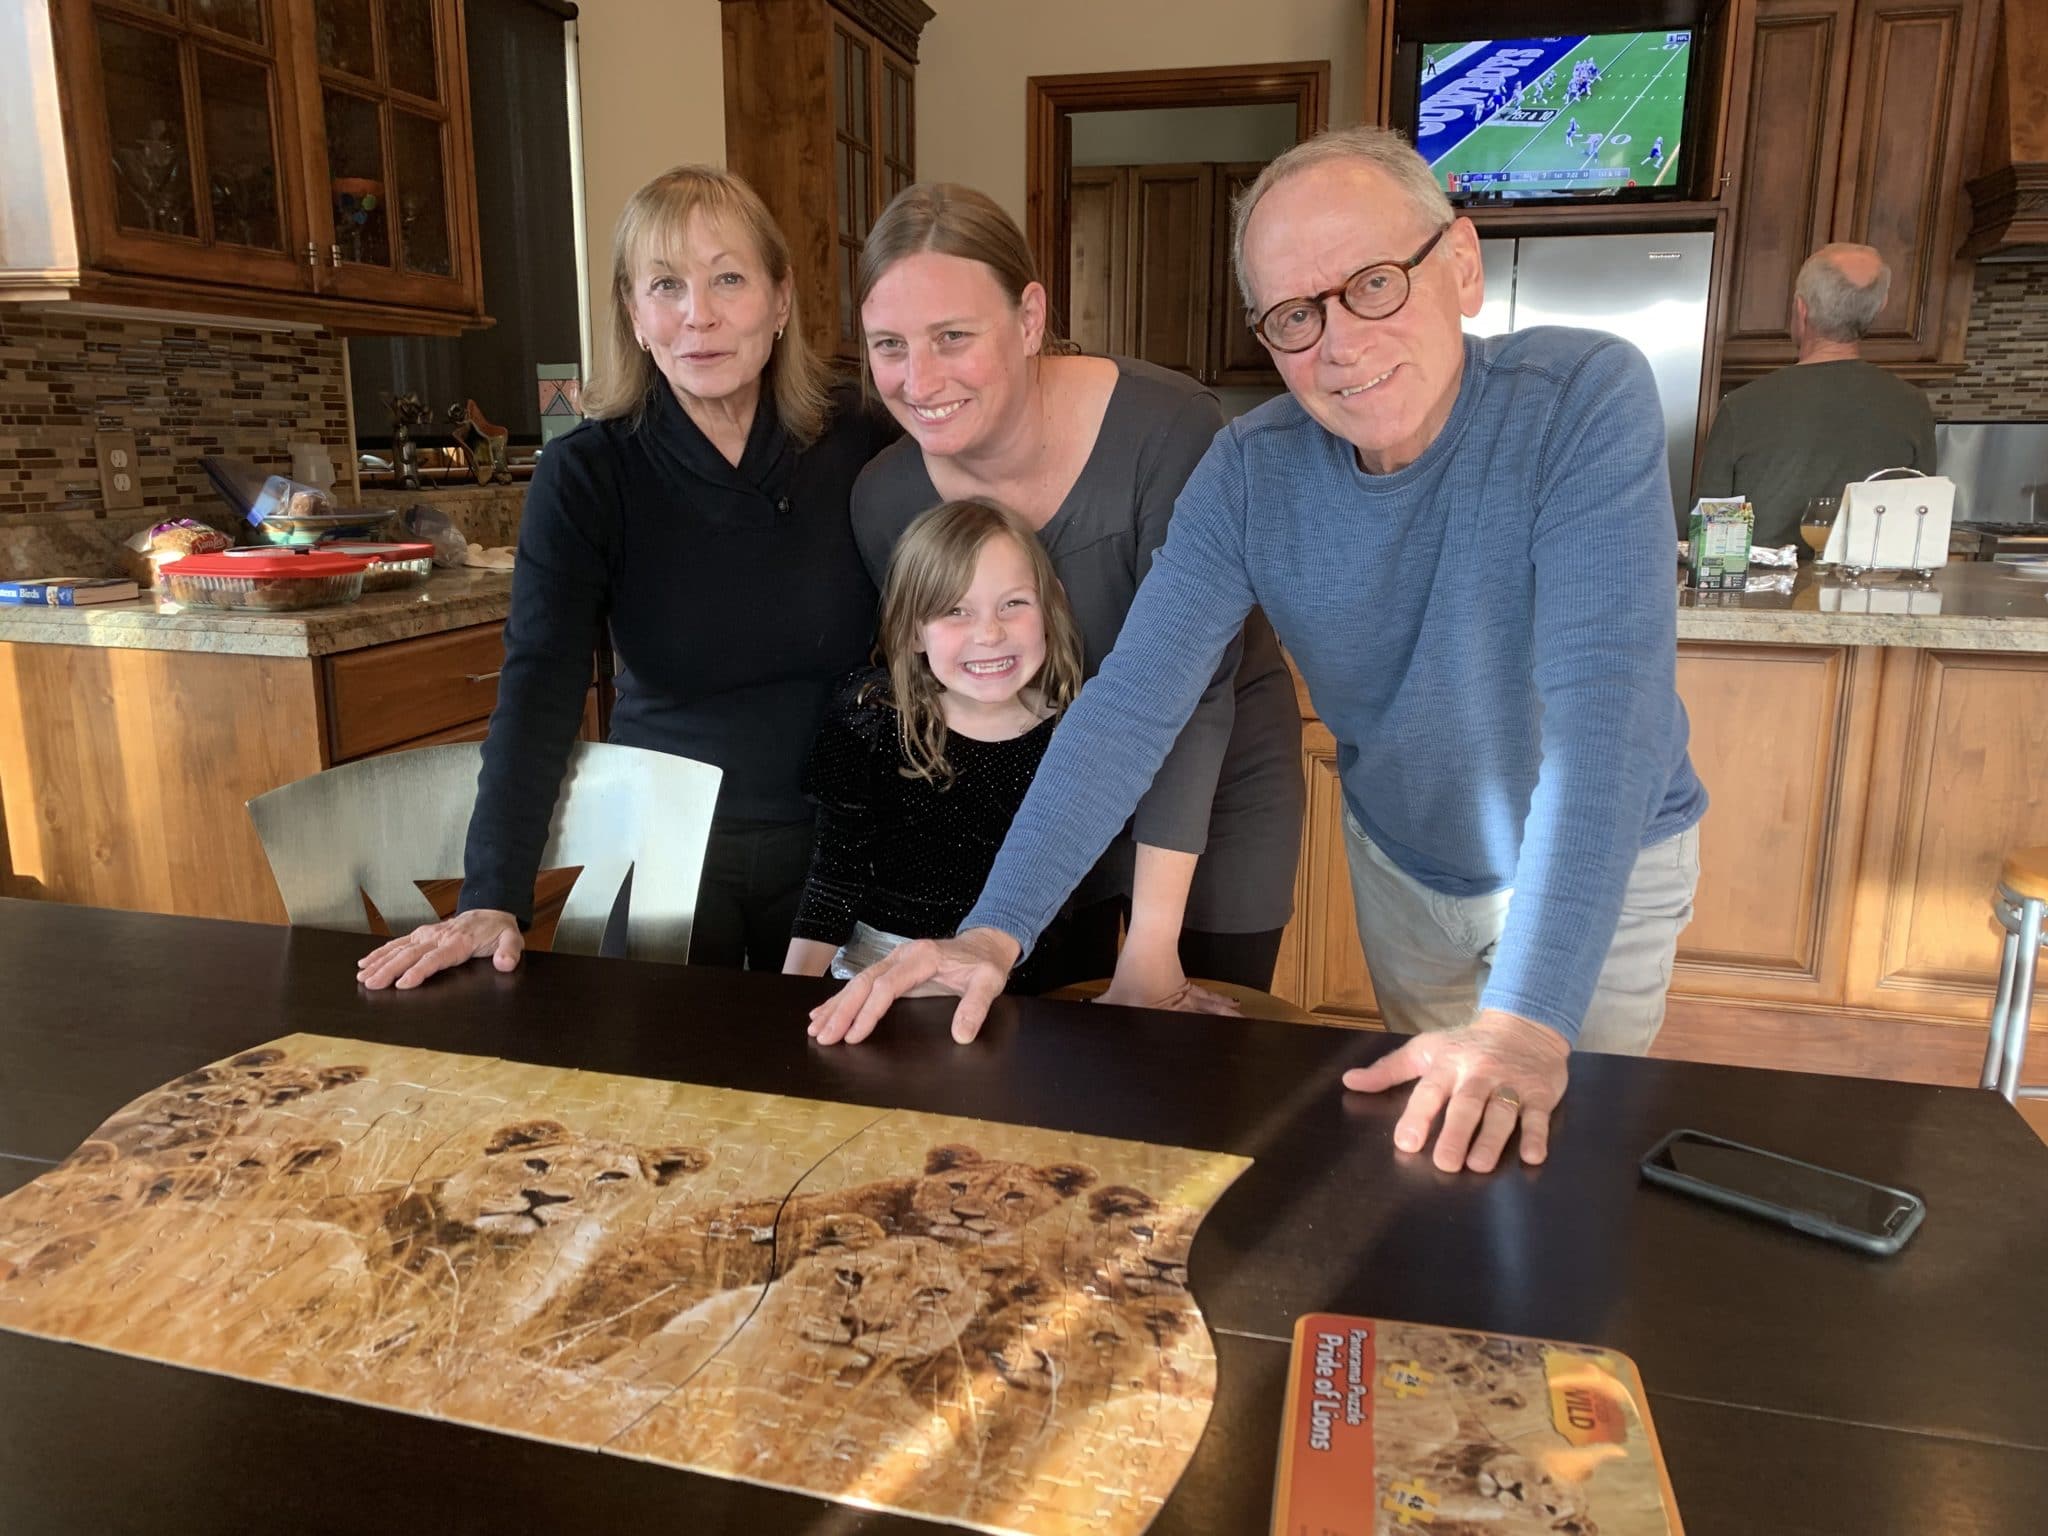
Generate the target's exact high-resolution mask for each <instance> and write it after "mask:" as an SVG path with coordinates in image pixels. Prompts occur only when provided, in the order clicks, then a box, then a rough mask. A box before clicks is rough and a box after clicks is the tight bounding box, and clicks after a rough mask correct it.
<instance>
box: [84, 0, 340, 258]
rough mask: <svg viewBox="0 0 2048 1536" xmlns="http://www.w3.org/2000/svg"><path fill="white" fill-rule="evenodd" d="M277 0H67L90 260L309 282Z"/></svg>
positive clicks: (288, 76) (288, 79) (287, 64)
mask: <svg viewBox="0 0 2048 1536" xmlns="http://www.w3.org/2000/svg"><path fill="white" fill-rule="evenodd" d="M277 4H278V0H65V3H64V5H63V8H62V9H61V10H60V11H59V12H58V13H57V15H58V18H59V22H60V37H61V42H60V47H61V48H62V49H63V58H64V64H65V68H66V70H67V77H68V78H70V79H73V80H75V81H78V82H80V84H79V88H78V89H77V90H76V91H75V92H74V93H73V95H74V103H75V111H76V115H77V119H78V127H77V145H78V150H77V152H78V157H79V177H80V184H81V189H82V193H83V199H84V207H83V210H82V211H83V213H84V218H83V220H82V224H83V228H84V232H85V237H86V244H87V246H88V251H89V257H90V260H91V261H92V262H93V263H94V264H95V265H99V266H105V267H108V268H110V269H113V270H125V271H133V272H138V273H144V274H152V275H166V276H179V277H187V276H189V277H194V278H199V279H202V280H205V281H208V282H217V283H220V282H224V283H248V284H254V285H256V286H261V287H287V288H293V287H306V286H308V285H309V284H310V281H311V279H310V275H309V270H308V269H307V267H306V266H305V263H304V257H303V254H302V251H301V246H302V244H303V230H304V221H303V217H302V209H301V206H300V204H299V201H298V199H297V198H296V197H295V195H294V188H295V186H296V179H295V173H296V162H295V159H294V156H293V154H292V146H291V143H290V141H289V140H288V139H287V137H286V134H287V133H288V132H289V125H290V115H289V108H288V103H289V99H290V98H289V81H290V64H289V60H288V59H287V58H286V56H285V53H284V50H283V49H282V47H281V45H280V41H279V37H278V31H277V25H276V20H277V16H276V7H277Z"/></svg>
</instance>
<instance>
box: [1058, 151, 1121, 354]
mask: <svg viewBox="0 0 2048 1536" xmlns="http://www.w3.org/2000/svg"><path fill="white" fill-rule="evenodd" d="M1130 198H1131V168H1130V167H1129V166H1127V165H1077V166H1075V167H1074V168H1073V171H1072V172H1071V173H1070V174H1069V176H1068V178H1067V309H1068V314H1067V316H1066V322H1067V335H1068V337H1069V338H1070V339H1071V340H1073V341H1075V342H1076V343H1078V344H1079V345H1080V347H1081V350H1082V351H1084V352H1093V353H1096V354H1098V355H1100V354H1104V353H1111V352H1128V351H1129V350H1130V335H1129V331H1128V329H1127V327H1128V324H1129V317H1128V313H1127V310H1126V303H1127V299H1128V296H1129V288H1130V272H1129V266H1128V263H1129V261H1130Z"/></svg>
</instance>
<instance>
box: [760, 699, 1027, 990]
mask: <svg viewBox="0 0 2048 1536" xmlns="http://www.w3.org/2000/svg"><path fill="white" fill-rule="evenodd" d="M1056 723H1057V717H1055V718H1054V719H1052V720H1046V721H1044V722H1042V723H1041V724H1039V725H1037V726H1034V727H1033V728H1032V729H1031V730H1028V731H1026V732H1025V733H1024V734H1023V735H1021V736H1017V737H1013V738H1012V739H1011V740H1009V741H977V740H975V739H974V738H972V737H968V736H962V735H960V734H959V733H958V732H957V731H955V732H950V733H948V735H947V738H946V761H947V762H948V763H950V764H951V765H952V768H953V779H952V782H951V783H950V784H948V785H947V786H946V787H945V788H944V789H941V788H939V787H938V786H937V785H935V784H933V783H932V782H931V781H930V780H929V779H922V778H907V777H905V776H904V774H903V773H902V772H901V769H902V768H903V766H904V762H905V759H904V756H903V746H902V739H901V736H900V735H899V733H898V724H897V714H896V706H895V705H894V704H893V703H892V702H890V694H889V675H888V674H887V673H886V672H884V671H882V670H881V669H879V668H868V669H866V670H863V671H860V672H856V673H854V674H853V675H852V676H850V677H849V678H847V679H846V681H845V682H844V683H842V684H841V685H840V687H839V688H838V690H837V691H836V692H835V694H834V695H833V698H832V703H831V705H830V707H829V708H828V709H827V710H826V714H825V722H824V724H823V725H821V726H820V727H819V729H818V739H817V741H816V742H815V743H813V745H812V747H811V757H810V763H809V765H808V767H807V768H806V769H805V772H804V791H805V793H806V794H808V795H809V796H810V797H811V798H812V799H813V800H814V801H816V802H817V806H818V831H817V842H816V845H815V849H814V851H813V852H812V855H811V872H810V878H809V879H808V880H807V881H806V882H805V883H804V893H803V898H802V900H801V902H800V903H799V904H798V907H797V914H796V927H795V930H794V936H795V937H797V938H799V939H810V940H814V941H816V942H818V943H821V944H835V945H836V944H844V943H846V942H847V940H848V939H849V938H851V937H852V936H853V931H854V924H855V923H865V924H867V925H868V926H869V927H870V928H875V929H879V930H881V931H882V932H883V933H888V934H897V935H900V936H901V937H903V938H906V939H943V938H950V937H951V936H952V935H953V934H954V933H955V932H956V931H957V930H958V929H959V926H960V919H961V918H963V917H965V916H966V915H967V913H968V911H969V910H970V909H971V908H972V907H973V906H974V902H975V898H976V897H978V896H979V895H980V894H981V887H982V883H983V882H984V881H986V880H987V879H988V872H989V869H990V867H991V866H992V865H993V864H994V863H995V861H996V853H997V851H998V850H999V849H1000V848H1001V847H1002V846H1003V838H1004V837H1005V836H1006V835H1007V834H1008V832H1009V830H1010V821H1011V819H1012V818H1013V817H1014V816H1015V815H1016V814H1017V807H1018V806H1020V805H1022V804H1023V803H1024V793H1025V791H1026V790H1028V789H1030V787H1031V776H1032V775H1033V774H1035V773H1036V772H1037V771H1038V764H1039V761H1040V759H1042V758H1043V757H1044V756H1045V749H1046V747H1047V745H1048V744H1049V743H1050V742H1051V741H1052V733H1053V727H1054V725H1055V724H1056ZM1039 947H1040V949H1041V950H1043V949H1044V948H1045V946H1044V945H1043V944H1042V943H1041V945H1040V946H1039ZM1010 990H1011V991H1013V992H1029V991H1031V990H1032V966H1031V962H1030V961H1029V960H1027V961H1026V962H1025V963H1024V964H1023V965H1021V966H1019V967H1018V968H1017V970H1016V972H1014V973H1013V974H1012V975H1011V978H1010Z"/></svg>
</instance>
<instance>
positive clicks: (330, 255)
mask: <svg viewBox="0 0 2048 1536" xmlns="http://www.w3.org/2000/svg"><path fill="white" fill-rule="evenodd" d="M327 265H329V266H330V267H338V266H340V265H341V242H340V241H339V240H337V241H335V242H334V244H332V245H330V246H329V247H327Z"/></svg>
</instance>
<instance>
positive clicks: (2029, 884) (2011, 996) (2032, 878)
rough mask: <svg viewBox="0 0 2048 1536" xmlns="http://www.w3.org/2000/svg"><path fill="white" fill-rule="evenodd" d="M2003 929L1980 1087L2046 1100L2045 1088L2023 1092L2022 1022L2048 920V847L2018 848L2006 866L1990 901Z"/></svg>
mask: <svg viewBox="0 0 2048 1536" xmlns="http://www.w3.org/2000/svg"><path fill="white" fill-rule="evenodd" d="M1991 905H1992V910H1993V911H1994V912H1995V913H1996V914H1997V917H1998V924H1999V926H2000V927H2001V928H2003V929H2004V930H2005V953H2004V955H2003V957H2002V958H2001V960H2000V961H1999V966H1998V997H1997V999H1996V1000H1995V1001H1994V1002H1993V1003H1992V1005H1991V1038H1990V1040H1989V1041H1988V1042H1986V1044H1985V1048H1984V1072H1983V1076H1982V1078H1981V1079H1980V1081H1979V1086H1980V1087H1984V1088H1995V1089H1996V1090H1997V1091H1998V1092H1999V1093H2000V1094H2002V1095H2003V1096H2004V1097H2005V1099H2006V1100H2007V1102H2011V1101H2012V1100H2014V1099H2048V1088H2022V1087H2021V1086H2020V1068H2021V1067H2022V1066H2024V1065H2025V1063H2026V1058H2027V1022H2028V1015H2029V1014H2030V1013H2031V1012H2032V1011H2033V1003H2034V969H2035V962H2036V960H2037V958H2038V957H2039V955H2040V952H2041V941H2042V937H2043V934H2042V927H2043V922H2044V919H2048V848H2022V849H2020V850H2019V852H2017V853H2015V854H2013V855H2012V856H2011V857H2009V858H2008V859H2007V860H2006V861H2005V868H2004V870H2003V871H2001V872H2000V874H1999V877H1998V895H1997V896H1996V897H1995V898H1994V899H1993V901H1992V904H1991Z"/></svg>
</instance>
